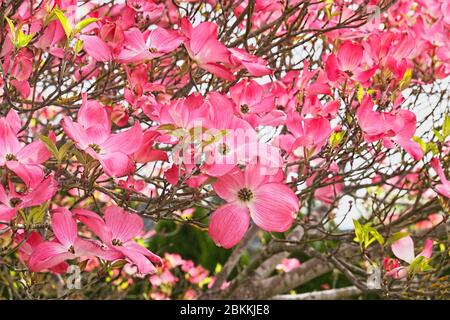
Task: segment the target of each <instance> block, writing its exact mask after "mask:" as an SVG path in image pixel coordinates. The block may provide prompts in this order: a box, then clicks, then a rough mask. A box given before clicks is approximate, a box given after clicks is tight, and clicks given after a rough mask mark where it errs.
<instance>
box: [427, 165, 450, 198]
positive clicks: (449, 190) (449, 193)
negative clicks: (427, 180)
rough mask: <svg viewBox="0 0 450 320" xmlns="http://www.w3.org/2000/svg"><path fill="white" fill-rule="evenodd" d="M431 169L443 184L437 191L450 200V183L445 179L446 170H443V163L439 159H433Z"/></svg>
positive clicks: (437, 187)
mask: <svg viewBox="0 0 450 320" xmlns="http://www.w3.org/2000/svg"><path fill="white" fill-rule="evenodd" d="M431 167H432V168H433V169H434V171H436V173H437V174H438V176H439V178H440V179H441V183H440V184H437V185H436V186H435V188H436V191H437V192H438V193H439V194H441V195H443V196H444V197H447V198H450V181H448V179H447V178H446V177H445V174H444V170H442V166H441V162H440V161H439V159H438V158H433V159H431Z"/></svg>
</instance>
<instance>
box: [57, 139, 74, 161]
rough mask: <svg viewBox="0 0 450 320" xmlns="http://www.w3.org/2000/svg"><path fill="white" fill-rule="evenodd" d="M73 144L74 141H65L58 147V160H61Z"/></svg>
mask: <svg viewBox="0 0 450 320" xmlns="http://www.w3.org/2000/svg"><path fill="white" fill-rule="evenodd" d="M74 144H75V143H74V142H73V141H69V142H66V143H65V144H64V145H63V146H62V147H61V148H60V149H59V152H58V161H62V160H63V159H64V157H65V156H66V154H67V151H69V150H70V148H72V146H73V145H74Z"/></svg>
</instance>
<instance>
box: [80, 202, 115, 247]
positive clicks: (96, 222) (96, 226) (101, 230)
mask: <svg viewBox="0 0 450 320" xmlns="http://www.w3.org/2000/svg"><path fill="white" fill-rule="evenodd" d="M72 213H73V215H74V216H75V217H76V218H77V219H78V220H80V221H81V222H82V223H83V224H85V225H86V226H87V227H88V228H89V229H91V230H92V232H94V233H95V234H96V235H97V236H98V237H99V238H100V239H101V240H102V241H103V242H104V243H105V244H106V245H108V246H111V242H112V234H111V230H110V229H109V227H108V226H107V225H106V223H105V221H103V219H102V218H101V217H100V216H99V215H98V214H96V213H95V212H92V211H89V210H85V209H74V210H72Z"/></svg>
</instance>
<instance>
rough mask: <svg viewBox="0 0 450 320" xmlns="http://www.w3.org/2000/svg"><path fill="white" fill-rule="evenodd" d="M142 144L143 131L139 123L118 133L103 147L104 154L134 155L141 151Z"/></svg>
mask: <svg viewBox="0 0 450 320" xmlns="http://www.w3.org/2000/svg"><path fill="white" fill-rule="evenodd" d="M141 144H142V129H141V125H140V124H139V122H136V123H135V125H134V126H133V127H132V128H131V129H129V130H127V131H124V132H120V133H116V134H113V135H111V137H110V138H109V139H108V140H106V141H105V143H104V144H102V145H101V149H102V153H103V152H105V153H110V152H122V153H124V154H132V153H134V152H135V151H137V150H138V149H139V147H140V146H141Z"/></svg>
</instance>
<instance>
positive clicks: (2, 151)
mask: <svg viewBox="0 0 450 320" xmlns="http://www.w3.org/2000/svg"><path fill="white" fill-rule="evenodd" d="M20 149H21V146H20V143H19V140H18V139H17V136H16V134H15V133H14V131H13V129H12V128H11V127H10V126H9V124H8V123H7V122H6V119H5V118H0V155H2V156H3V157H4V156H6V155H8V154H12V155H15V154H16V153H17V152H18V151H19V150H20ZM0 161H3V159H0Z"/></svg>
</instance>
